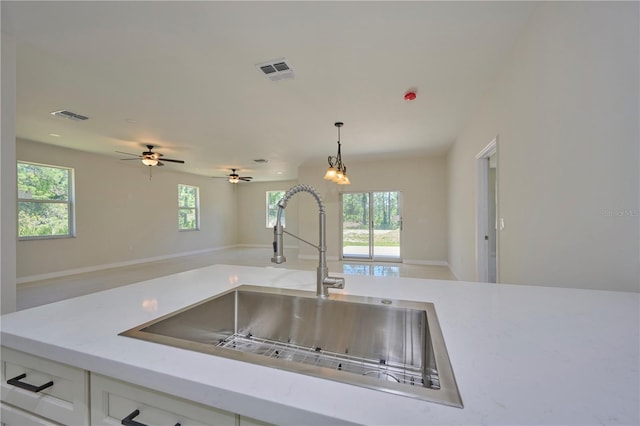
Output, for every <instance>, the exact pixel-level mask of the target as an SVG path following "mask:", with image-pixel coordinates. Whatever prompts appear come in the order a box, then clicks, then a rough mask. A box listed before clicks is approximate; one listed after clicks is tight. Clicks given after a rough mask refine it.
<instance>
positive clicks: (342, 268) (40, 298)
mask: <svg viewBox="0 0 640 426" xmlns="http://www.w3.org/2000/svg"><path fill="white" fill-rule="evenodd" d="M285 256H286V257H287V262H286V263H284V264H282V265H275V264H273V263H271V249H270V248H230V249H224V250H217V251H211V252H207V253H202V254H197V255H191V256H183V257H176V258H172V259H167V260H162V261H156V262H147V263H141V264H137V265H131V266H125V267H120V268H112V269H105V270H101V271H96V272H89V273H83V274H77V275H70V276H65V277H61V278H53V279H48V280H41V281H34V282H30V283H24V284H20V285H18V288H17V291H16V305H17V309H18V310H22V309H27V308H31V307H34V306H39V305H43V304H46V303H51V302H55V301H58V300H63V299H68V298H71V297H77V296H82V295H85V294H89V293H94V292H97V291H102V290H107V289H109V288H113V287H119V286H122V285H128V284H133V283H136V282H140V281H146V280H149V279H152V278H157V277H161V276H165V275H171V274H175V273H178V272H183V271H187V270H190V269H196V268H202V267H204V266H209V265H213V264H216V263H222V264H229V265H245V266H272V267H281V268H287V269H302V270H314V269H315V268H317V266H318V261H317V260H316V259H314V260H302V259H298V253H297V250H294V249H287V250H285ZM327 263H328V266H329V272H331V273H344V274H345V275H353V274H359V275H362V274H366V275H385V276H399V277H411V278H431V279H439V280H455V278H454V276H453V275H452V274H451V272H450V271H449V268H447V267H446V266H425V265H407V264H401V263H382V262H352V261H333V262H332V261H329V262H327Z"/></svg>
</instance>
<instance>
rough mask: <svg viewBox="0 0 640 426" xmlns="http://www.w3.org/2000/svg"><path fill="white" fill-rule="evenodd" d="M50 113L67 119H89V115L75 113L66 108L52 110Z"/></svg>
mask: <svg viewBox="0 0 640 426" xmlns="http://www.w3.org/2000/svg"><path fill="white" fill-rule="evenodd" d="M51 115H55V116H57V117H64V118H68V119H69V120H76V121H84V120H88V119H89V117H87V116H84V115H80V114H76V113H75V112H71V111H67V110H66V109H61V110H60V111H53V112H52V113H51Z"/></svg>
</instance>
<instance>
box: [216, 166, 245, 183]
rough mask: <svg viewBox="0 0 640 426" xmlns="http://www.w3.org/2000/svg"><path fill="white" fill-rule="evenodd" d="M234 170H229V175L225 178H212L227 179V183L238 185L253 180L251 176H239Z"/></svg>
mask: <svg viewBox="0 0 640 426" xmlns="http://www.w3.org/2000/svg"><path fill="white" fill-rule="evenodd" d="M236 170H237V169H231V173H229V174H228V175H227V176H214V178H218V179H228V180H229V183H238V182H240V181H243V182H251V179H253V178H252V177H251V176H240V175H239V174H237V173H236Z"/></svg>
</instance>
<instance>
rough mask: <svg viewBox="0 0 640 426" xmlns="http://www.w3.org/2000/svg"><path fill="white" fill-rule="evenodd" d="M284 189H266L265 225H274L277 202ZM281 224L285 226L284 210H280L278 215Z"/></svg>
mask: <svg viewBox="0 0 640 426" xmlns="http://www.w3.org/2000/svg"><path fill="white" fill-rule="evenodd" d="M284 194H285V191H267V227H268V228H273V227H274V226H276V220H277V216H278V203H279V202H280V200H282V197H284ZM280 221H281V223H282V226H285V222H286V221H285V211H283V212H282V216H281V217H280Z"/></svg>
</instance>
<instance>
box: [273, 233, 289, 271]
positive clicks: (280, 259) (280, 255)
mask: <svg viewBox="0 0 640 426" xmlns="http://www.w3.org/2000/svg"><path fill="white" fill-rule="evenodd" d="M286 261H287V258H286V257H285V256H284V241H283V231H282V224H280V223H278V224H277V225H276V226H274V227H273V257H272V258H271V262H272V263H277V264H278V265H279V264H281V263H284V262H286Z"/></svg>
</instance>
